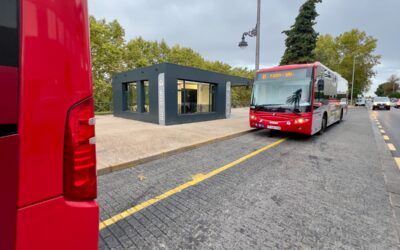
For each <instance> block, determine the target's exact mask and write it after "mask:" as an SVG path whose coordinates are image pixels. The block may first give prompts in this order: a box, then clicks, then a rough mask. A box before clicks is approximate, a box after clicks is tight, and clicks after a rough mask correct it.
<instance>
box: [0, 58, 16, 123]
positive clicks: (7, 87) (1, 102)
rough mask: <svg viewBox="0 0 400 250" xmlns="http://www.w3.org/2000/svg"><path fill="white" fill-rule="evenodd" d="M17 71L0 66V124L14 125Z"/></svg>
mask: <svg viewBox="0 0 400 250" xmlns="http://www.w3.org/2000/svg"><path fill="white" fill-rule="evenodd" d="M17 96H18V69H17V68H14V67H6V66H0V114H1V115H0V124H16V123H17V118H18V105H17V102H18V100H17Z"/></svg>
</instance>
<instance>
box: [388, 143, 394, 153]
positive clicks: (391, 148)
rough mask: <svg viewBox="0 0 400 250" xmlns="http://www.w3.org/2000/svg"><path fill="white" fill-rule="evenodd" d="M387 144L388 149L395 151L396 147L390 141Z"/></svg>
mask: <svg viewBox="0 0 400 250" xmlns="http://www.w3.org/2000/svg"><path fill="white" fill-rule="evenodd" d="M387 145H388V148H389V150H390V151H396V147H395V146H394V145H393V144H392V143H388V144H387Z"/></svg>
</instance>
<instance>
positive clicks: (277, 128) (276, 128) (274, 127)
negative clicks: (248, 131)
mask: <svg viewBox="0 0 400 250" xmlns="http://www.w3.org/2000/svg"><path fill="white" fill-rule="evenodd" d="M267 128H269V129H275V130H281V127H279V126H271V125H267Z"/></svg>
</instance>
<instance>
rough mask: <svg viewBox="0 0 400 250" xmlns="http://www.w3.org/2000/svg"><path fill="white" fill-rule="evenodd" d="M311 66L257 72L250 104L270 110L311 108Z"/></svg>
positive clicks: (287, 110) (283, 110)
mask: <svg viewBox="0 0 400 250" xmlns="http://www.w3.org/2000/svg"><path fill="white" fill-rule="evenodd" d="M311 86H312V68H302V69H293V70H283V71H275V72H265V73H259V74H258V76H257V80H256V81H255V82H254V86H253V94H252V99H251V106H252V107H253V108H254V109H256V110H262V111H271V112H293V111H294V112H308V111H309V110H311Z"/></svg>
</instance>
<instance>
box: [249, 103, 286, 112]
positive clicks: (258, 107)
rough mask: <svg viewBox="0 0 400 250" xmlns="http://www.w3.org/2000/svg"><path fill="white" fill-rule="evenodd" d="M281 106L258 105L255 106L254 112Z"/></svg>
mask: <svg viewBox="0 0 400 250" xmlns="http://www.w3.org/2000/svg"><path fill="white" fill-rule="evenodd" d="M279 105H282V104H259V105H255V108H254V110H256V111H258V110H262V109H264V108H266V109H268V108H269V107H273V106H279Z"/></svg>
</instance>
